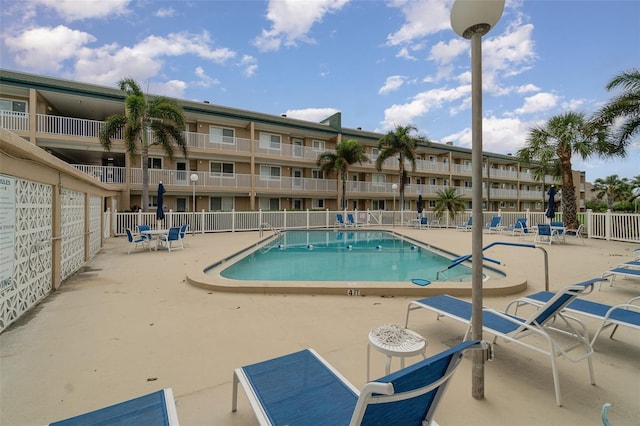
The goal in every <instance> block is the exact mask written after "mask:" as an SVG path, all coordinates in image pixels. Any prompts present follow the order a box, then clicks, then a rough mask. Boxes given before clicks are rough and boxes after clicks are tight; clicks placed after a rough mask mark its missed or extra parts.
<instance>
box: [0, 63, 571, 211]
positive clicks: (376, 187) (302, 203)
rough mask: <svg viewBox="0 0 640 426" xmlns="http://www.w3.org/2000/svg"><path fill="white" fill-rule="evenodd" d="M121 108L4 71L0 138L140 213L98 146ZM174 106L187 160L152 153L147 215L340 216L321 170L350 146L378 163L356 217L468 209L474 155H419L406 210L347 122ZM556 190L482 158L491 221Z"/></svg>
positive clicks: (118, 154)
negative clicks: (421, 208) (163, 211)
mask: <svg viewBox="0 0 640 426" xmlns="http://www.w3.org/2000/svg"><path fill="white" fill-rule="evenodd" d="M124 98H125V97H124V94H123V93H122V92H121V91H120V90H118V89H117V88H110V87H104V86H97V85H92V84H86V83H79V82H74V81H67V80H62V79H55V78H49V77H44V76H38V75H33V74H26V73H21V72H15V71H9V70H0V126H1V127H3V128H5V129H7V130H10V131H11V132H13V133H15V134H17V135H19V136H21V137H23V138H24V139H26V140H28V141H30V142H32V143H34V144H36V145H37V146H39V147H41V148H42V149H45V150H47V151H49V152H50V153H52V154H53V155H55V156H57V157H59V158H61V159H63V160H64V161H66V162H68V163H70V164H72V165H74V166H75V167H76V168H78V169H79V170H81V171H83V172H85V173H87V174H89V175H91V176H93V177H94V178H95V179H97V180H99V181H102V182H107V183H108V184H109V185H110V186H113V188H114V189H116V190H117V191H118V193H119V194H120V196H119V197H118V199H117V202H116V208H117V209H118V210H129V209H132V208H136V207H139V206H140V204H141V194H142V168H141V164H140V157H139V156H138V157H136V158H130V156H129V155H127V153H126V152H125V148H124V144H122V143H119V142H118V139H117V138H116V139H115V140H114V146H113V150H112V151H110V152H105V151H104V150H103V148H102V146H101V145H100V142H99V140H98V134H99V130H100V128H101V125H102V124H103V122H104V120H105V118H106V117H108V116H110V115H112V114H124ZM178 103H179V104H180V105H181V106H182V107H183V109H184V114H185V118H186V122H187V128H186V134H185V136H186V141H187V146H188V157H187V158H184V157H182V154H181V153H180V151H179V150H176V152H175V155H174V157H173V159H170V158H169V157H167V156H166V155H164V153H163V151H161V150H160V149H156V148H151V150H150V157H149V193H150V206H149V207H150V208H152V207H154V206H155V204H156V197H155V188H157V185H158V184H159V182H162V183H163V185H164V187H165V189H166V193H165V194H164V205H165V206H166V208H167V209H171V210H173V211H192V210H193V209H194V208H195V210H196V211H201V210H205V211H229V210H232V209H235V210H237V211H247V210H258V209H262V210H282V209H288V210H306V209H309V210H312V209H332V210H335V209H338V208H339V205H340V202H339V200H340V198H339V197H340V195H339V191H341V189H342V185H341V184H340V182H338V180H337V178H336V176H335V173H332V174H331V175H329V176H327V175H325V174H323V173H322V172H321V171H320V169H319V168H318V166H317V165H316V161H317V158H318V155H319V154H320V153H322V152H325V151H331V150H335V147H336V144H337V143H338V142H339V141H340V140H342V139H355V140H357V141H358V142H359V143H360V144H362V145H363V146H365V148H366V154H367V156H368V157H369V159H370V160H371V162H370V163H366V164H362V165H359V164H355V165H353V166H351V167H350V170H349V176H348V182H347V185H346V198H347V200H348V201H347V203H348V208H349V209H359V210H365V209H373V210H391V209H394V208H395V209H397V210H400V209H405V210H408V209H411V210H415V209H416V201H417V198H418V195H420V194H422V196H423V199H424V200H425V208H426V209H427V210H431V209H433V208H434V206H435V202H436V199H437V191H439V190H442V189H445V188H448V187H453V188H455V189H456V190H457V191H458V193H459V194H461V195H462V196H463V197H464V198H465V199H466V200H467V208H469V209H470V208H471V183H472V182H471V150H470V149H468V148H463V147H458V146H454V145H453V144H451V143H445V144H440V143H432V144H427V145H423V146H419V147H418V154H419V155H418V160H417V161H416V169H415V171H414V170H412V169H411V167H410V166H407V173H408V176H407V180H406V186H405V200H404V205H403V206H400V205H399V194H398V193H397V190H395V191H394V186H393V184H394V183H395V184H397V183H398V160H397V159H388V160H387V161H386V162H385V163H384V165H383V167H382V170H381V171H379V172H378V171H377V170H376V168H375V159H376V157H377V155H378V150H377V143H378V140H379V139H380V138H381V137H382V136H383V134H380V133H376V132H371V131H367V130H363V129H361V128H355V129H353V128H346V127H342V120H341V118H342V117H341V113H337V114H334V115H332V116H331V117H327V118H326V119H325V120H323V121H321V122H319V123H316V122H309V121H303V120H297V119H293V118H289V117H286V116H284V115H282V116H279V115H270V114H263V113H260V112H254V111H246V110H241V109H235V108H229V107H225V106H221V105H215V104H212V103H209V102H207V101H203V102H193V101H188V100H178ZM424 130H425V132H428V129H424ZM120 140H122V139H121V138H120ZM196 176H197V180H196V179H194V178H195V177H196ZM551 183H555V184H556V185H558V182H555V181H554V178H553V177H551V176H547V177H545V179H544V180H543V181H542V182H541V181H536V180H535V179H534V177H533V173H532V171H531V170H530V168H528V167H526V166H524V165H522V164H520V163H519V162H518V161H517V159H516V158H515V157H513V156H511V155H502V154H494V153H489V152H485V153H483V182H482V185H483V208H484V209H486V210H492V211H495V210H498V209H501V210H504V211H524V210H531V211H543V210H544V208H545V202H544V201H545V192H546V189H547V188H548V186H549V185H550V184H551ZM581 184H582V182H581ZM578 194H580V193H579V192H578V193H577V195H578ZM394 202H395V203H396V205H395V206H394Z"/></svg>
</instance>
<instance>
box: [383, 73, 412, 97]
mask: <svg viewBox="0 0 640 426" xmlns="http://www.w3.org/2000/svg"><path fill="white" fill-rule="evenodd" d="M405 80H406V77H404V76H401V75H392V76H389V77H387V80H386V81H385V82H384V86H382V87H381V88H380V90H378V93H379V94H381V95H384V94H387V93H390V92H394V91H396V90H398V89H399V88H400V87H401V86H402V85H403V84H404V82H405Z"/></svg>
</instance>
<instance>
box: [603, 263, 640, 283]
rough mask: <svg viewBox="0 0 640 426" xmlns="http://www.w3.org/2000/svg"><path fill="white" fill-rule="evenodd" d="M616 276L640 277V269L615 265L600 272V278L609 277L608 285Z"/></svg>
mask: <svg viewBox="0 0 640 426" xmlns="http://www.w3.org/2000/svg"><path fill="white" fill-rule="evenodd" d="M617 277H623V278H640V269H635V268H633V267H616V268H612V269H609V270H608V271H606V272H604V273H603V274H602V278H608V279H609V286H613V282H614V281H615V279H616V278H617Z"/></svg>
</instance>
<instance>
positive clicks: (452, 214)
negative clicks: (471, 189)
mask: <svg viewBox="0 0 640 426" xmlns="http://www.w3.org/2000/svg"><path fill="white" fill-rule="evenodd" d="M436 195H437V196H438V198H437V199H436V207H435V209H434V210H433V212H434V213H435V214H436V216H437V217H438V218H441V217H442V214H443V213H444V212H445V210H446V211H448V212H449V218H451V221H454V220H455V219H456V214H458V213H459V212H462V211H464V210H465V201H464V199H463V198H462V195H459V194H458V192H457V191H456V189H455V188H446V189H440V190H438V191H437V192H436Z"/></svg>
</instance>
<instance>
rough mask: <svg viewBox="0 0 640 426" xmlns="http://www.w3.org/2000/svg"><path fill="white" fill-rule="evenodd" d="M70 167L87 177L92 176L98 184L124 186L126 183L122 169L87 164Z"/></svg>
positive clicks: (123, 169)
mask: <svg viewBox="0 0 640 426" xmlns="http://www.w3.org/2000/svg"><path fill="white" fill-rule="evenodd" d="M72 166H73V167H75V168H76V169H78V170H80V171H81V172H83V173H86V174H88V175H89V176H93V177H94V178H95V179H96V180H99V181H100V182H105V183H119V184H124V183H125V182H126V172H125V168H124V167H114V166H90V165H87V164H72Z"/></svg>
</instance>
